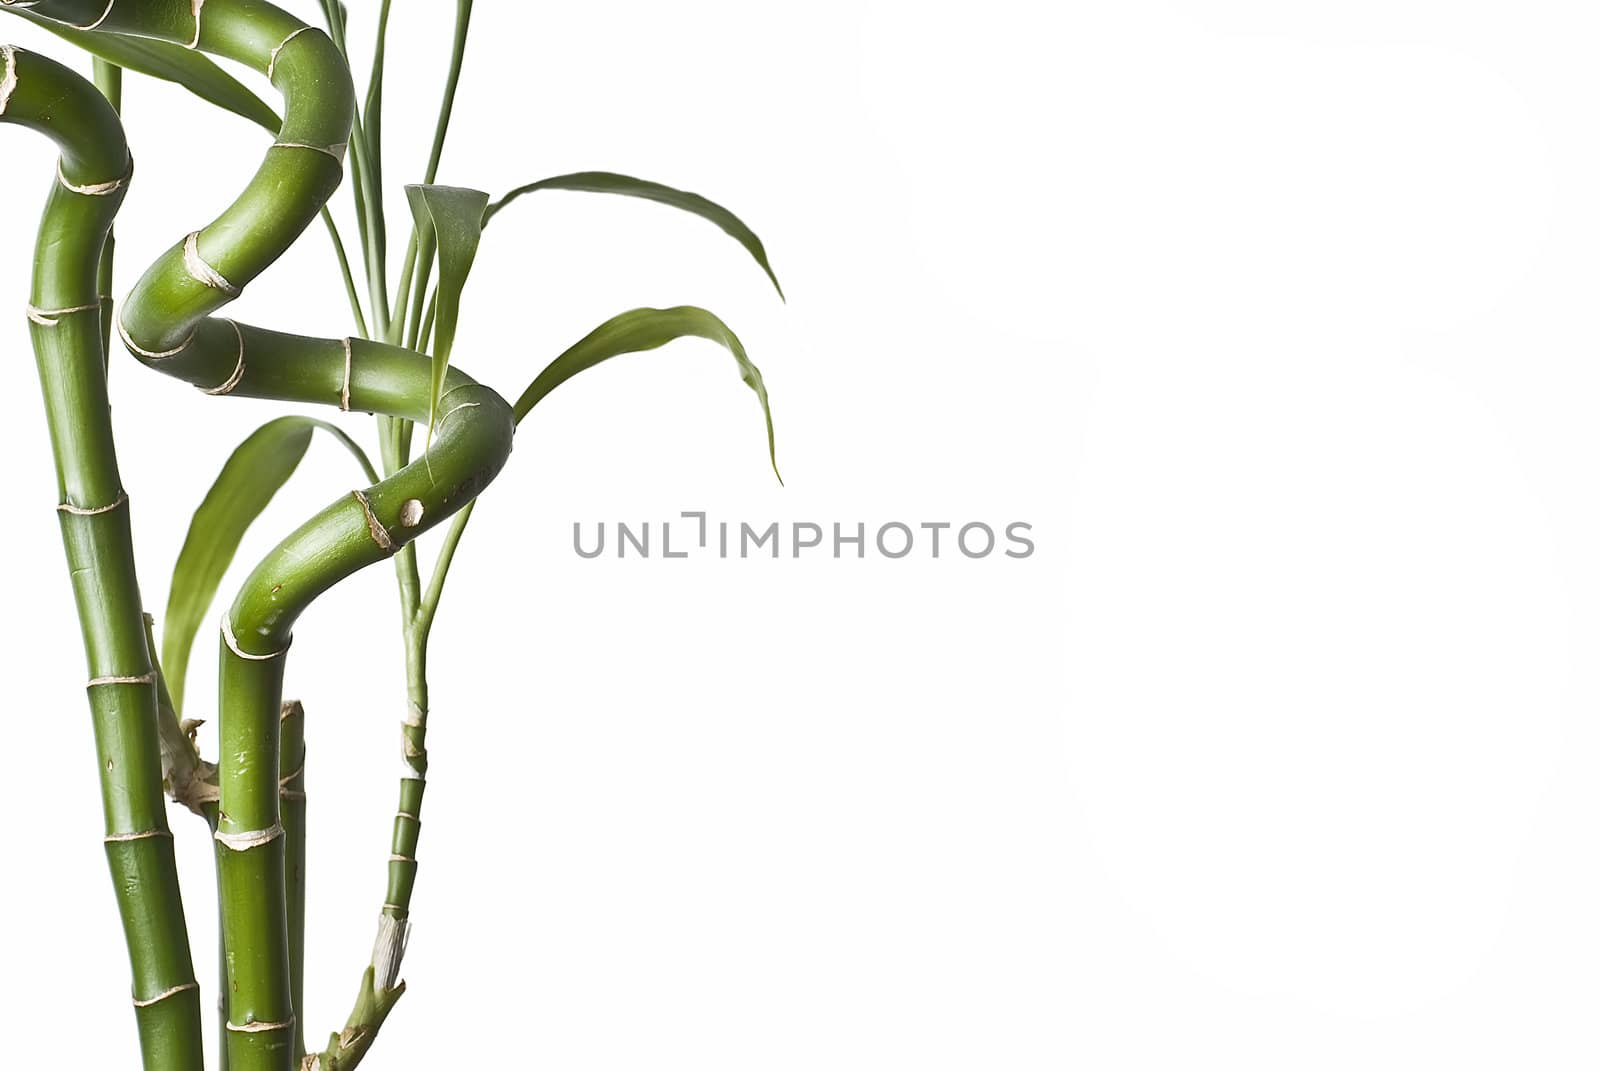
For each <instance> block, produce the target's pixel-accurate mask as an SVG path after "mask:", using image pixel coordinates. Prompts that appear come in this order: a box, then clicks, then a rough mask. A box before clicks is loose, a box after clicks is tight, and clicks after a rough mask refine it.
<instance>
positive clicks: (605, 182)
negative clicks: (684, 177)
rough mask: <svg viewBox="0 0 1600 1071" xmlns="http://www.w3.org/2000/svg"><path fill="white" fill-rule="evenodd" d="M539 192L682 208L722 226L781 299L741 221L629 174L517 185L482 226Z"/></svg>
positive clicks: (763, 253)
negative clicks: (614, 196)
mask: <svg viewBox="0 0 1600 1071" xmlns="http://www.w3.org/2000/svg"><path fill="white" fill-rule="evenodd" d="M538 190H575V191H578V192H580V193H614V194H620V195H621V196H623V197H638V198H641V199H643V200H646V201H654V202H656V203H657V204H663V205H669V206H670V207H672V208H678V209H682V210H683V211H685V212H688V213H691V214H692V215H696V216H699V217H700V218H701V219H704V220H709V221H710V222H712V223H715V224H716V225H717V226H719V227H721V228H722V229H723V231H725V232H726V233H727V234H728V235H729V236H730V237H732V238H733V239H734V241H736V242H738V243H739V244H740V245H742V246H744V247H745V250H746V251H747V252H749V254H750V255H751V256H752V257H754V258H755V261H756V263H757V264H759V265H761V270H762V271H764V272H766V273H767V278H768V279H771V280H772V285H773V287H774V288H775V289H776V290H777V291H778V296H779V297H780V298H781V297H783V287H782V286H780V285H778V277H777V275H775V274H774V273H773V271H772V265H771V264H769V263H768V262H767V250H766V247H765V246H763V245H762V244H761V239H760V238H757V237H756V232H755V231H753V230H751V229H750V228H749V227H747V226H745V223H744V221H743V220H741V219H740V218H739V217H738V216H736V215H734V214H733V213H732V212H729V211H728V210H727V209H726V208H723V207H722V206H721V205H719V204H717V203H716V202H715V201H712V200H709V199H707V198H705V197H701V196H700V195H699V194H698V193H689V192H687V191H686V190H675V189H673V188H672V187H671V186H663V185H662V184H661V183H659V182H650V181H649V180H647V179H638V178H632V177H630V176H628V175H617V174H613V173H611V172H609V171H580V172H577V173H576V174H572V175H557V176H555V177H554V178H547V179H540V180H539V181H538V182H530V183H528V184H527V185H526V186H518V187H517V188H516V189H514V190H512V191H511V192H510V193H508V194H506V195H505V196H504V197H502V198H500V200H498V201H496V202H495V203H494V204H492V205H490V206H489V209H488V211H487V212H485V213H484V217H483V224H484V226H486V227H487V226H488V225H489V221H490V220H491V219H493V218H494V217H495V214H496V213H497V212H499V211H500V210H501V209H502V208H505V207H506V206H507V205H509V204H510V203H511V202H512V201H515V200H516V199H517V198H518V197H521V196H522V195H523V194H526V193H534V192H536V191H538Z"/></svg>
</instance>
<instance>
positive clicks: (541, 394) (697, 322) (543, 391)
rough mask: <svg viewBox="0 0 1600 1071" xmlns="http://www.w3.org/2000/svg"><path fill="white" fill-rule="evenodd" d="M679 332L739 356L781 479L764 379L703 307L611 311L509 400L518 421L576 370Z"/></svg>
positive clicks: (676, 336) (728, 331)
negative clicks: (614, 313)
mask: <svg viewBox="0 0 1600 1071" xmlns="http://www.w3.org/2000/svg"><path fill="white" fill-rule="evenodd" d="M680 338H703V339H707V340H709V341H711V342H715V343H717V344H719V345H721V346H723V347H724V348H726V349H727V351H728V352H729V353H731V354H733V358H734V360H736V361H737V362H739V378H740V379H743V380H744V382H745V384H746V385H747V386H749V388H750V389H751V390H753V391H755V392H756V398H757V399H758V400H759V401H760V402H761V411H762V413H763V414H764V415H765V417H766V421H767V456H768V458H769V459H770V460H771V462H772V472H773V474H774V475H775V476H777V477H778V482H779V483H782V482H783V475H782V474H781V473H779V472H778V445H777V440H776V436H775V434H774V432H773V429H772V406H771V405H770V404H769V403H768V401H767V385H766V383H765V382H764V381H763V380H762V378H761V370H760V369H759V368H757V367H756V366H755V365H754V364H753V363H751V361H750V357H749V355H748V354H746V353H745V350H744V343H742V342H740V341H739V337H738V336H737V335H735V334H734V333H733V331H732V330H731V329H730V328H729V327H728V325H727V324H725V323H723V322H722V321H721V320H719V319H718V318H717V317H716V316H714V315H712V314H711V313H709V312H707V311H706V310H705V309H701V308H696V307H694V306H693V305H680V306H678V307H677V308H672V309H634V310H633V311H631V312H625V313H623V314H622V315H620V316H614V317H612V318H611V319H609V320H607V321H606V322H605V323H603V324H601V325H600V326H599V327H597V328H595V329H594V330H593V331H591V332H589V334H588V335H586V336H585V337H584V338H583V339H582V340H581V341H579V342H578V343H576V344H575V345H574V346H572V347H571V348H570V349H568V350H567V351H566V352H565V353H563V354H562V355H561V356H559V357H557V358H556V359H555V360H553V361H551V362H550V363H549V364H548V365H546V366H545V369H544V371H542V372H540V373H539V375H538V377H537V378H535V379H534V381H533V382H532V383H530V384H529V385H528V389H527V390H525V391H523V392H522V397H520V398H518V399H517V404H516V405H515V406H514V410H515V412H516V417H517V421H518V422H519V423H520V422H521V420H522V418H523V417H525V416H527V415H528V414H529V413H530V412H532V411H533V407H534V406H536V405H538V404H539V403H540V402H541V401H543V400H544V398H545V396H546V395H548V394H549V393H550V392H551V391H553V390H555V389H556V388H557V387H559V386H561V384H563V383H565V382H566V381H567V380H569V379H571V378H572V377H573V376H575V375H577V374H578V373H579V372H582V371H585V370H586V369H590V368H593V367H594V366H595V365H597V364H599V363H601V362H602V361H607V360H610V359H611V358H612V357H618V356H621V355H622V354H624V353H641V352H644V351H645V350H653V349H658V348H659V347H661V346H665V345H666V344H667V343H669V342H672V341H673V340H675V339H680Z"/></svg>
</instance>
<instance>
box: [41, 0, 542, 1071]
mask: <svg viewBox="0 0 1600 1071" xmlns="http://www.w3.org/2000/svg"><path fill="white" fill-rule="evenodd" d="M92 9H93V10H92ZM34 10H35V12H36V13H37V14H39V15H41V16H43V17H45V18H49V19H57V20H61V21H66V22H70V23H73V24H75V25H78V26H81V27H84V28H92V29H98V30H102V31H113V32H123V33H134V34H139V35H143V36H148V37H157V38H162V39H165V40H169V41H176V42H179V43H182V44H185V45H188V46H190V47H195V48H199V49H200V50H202V51H206V52H212V53H215V54H217V55H220V56H222V57H224V58H227V59H231V60H234V61H237V62H240V63H242V64H244V65H246V66H248V67H251V68H253V69H254V70H257V71H259V72H261V73H263V74H265V75H266V76H267V77H268V79H269V81H271V83H272V85H273V86H274V87H275V88H276V89H277V90H278V91H279V92H281V93H282V94H283V98H284V122H283V127H282V129H281V131H280V132H279V135H278V138H277V141H276V143H275V144H274V145H273V146H272V147H271V149H269V151H268V153H267V156H266V159H265V161H264V162H263V163H262V165H261V168H260V170H259V171H258V172H257V174H256V176H255V177H254V178H253V179H252V180H251V182H250V184H249V185H248V186H247V187H246V189H245V190H244V192H243V193H242V194H241V195H240V196H239V198H238V199H237V200H236V201H235V202H234V204H233V205H231V206H230V207H229V208H228V209H227V210H226V211H224V212H223V213H222V215H221V216H220V217H218V218H217V219H216V220H215V221H214V222H212V223H211V224H210V225H208V226H206V227H203V228H201V229H200V230H198V231H196V232H194V233H192V234H190V235H188V236H187V237H186V238H185V239H184V240H183V241H181V242H179V243H178V244H177V245H176V246H174V247H173V248H172V249H171V250H169V251H168V252H167V253H166V254H165V255H164V256H162V257H161V258H160V259H159V260H157V262H156V263H155V264H154V265H153V266H152V267H151V268H150V269H149V270H148V271H146V273H145V275H144V277H143V278H142V279H141V280H140V281H139V283H138V284H137V285H136V286H135V287H134V289H133V291H132V293H131V294H130V295H129V296H128V298H127V300H126V302H125V303H124V304H123V307H122V310H121V314H120V317H119V321H118V324H117V327H118V330H119V331H120V333H121V335H122V338H123V341H124V342H125V343H126V344H127V346H128V348H129V349H130V350H132V351H133V353H134V354H135V356H137V357H139V358H140V359H141V360H142V361H143V362H144V363H145V364H147V365H149V366H151V367H153V368H156V369H158V370H160V371H162V372H165V373H168V374H170V375H174V376H177V377H178V378H181V379H184V380H186V381H188V382H190V383H192V384H194V385H195V386H198V387H200V388H201V389H203V390H205V391H206V392H207V393H209V394H215V395H224V394H236V395H244V396H251V397H266V398H274V399H279V400H286V401H303V402H319V403H322V404H332V405H338V406H339V407H340V408H341V409H346V410H360V411H365V412H371V413H377V414H382V415H388V416H395V417H401V418H404V419H406V420H411V421H427V420H428V419H429V400H430V398H431V396H432V390H431V382H430V372H431V369H430V362H429V361H428V360H426V359H425V358H423V357H421V356H419V355H418V354H416V353H414V352H412V351H410V350H404V349H400V348H397V347H394V346H389V345H384V344H381V343H376V342H369V341H366V340H363V339H342V340H341V339H313V338H305V337H301V336H295V335H287V334H280V333H278V332H273V331H267V330H264V329H261V328H256V327H251V326H247V325H244V324H239V323H235V322H233V321H231V320H226V319H220V318H217V317H215V316H214V315H213V314H214V313H215V312H217V311H218V310H220V309H221V308H222V307H223V306H225V305H227V304H228V303H229V302H231V301H232V300H233V299H234V298H236V297H237V296H238V295H239V294H240V293H241V291H242V290H243V288H244V287H245V286H247V285H248V284H249V283H250V282H251V281H252V280H254V279H255V278H256V276H258V275H259V274H261V272H263V271H265V270H266V268H268V267H269V266H270V265H271V264H272V263H273V262H274V261H276V260H277V259H278V257H279V256H281V255H282V254H283V252H284V251H285V250H286V249H287V248H288V246H289V244H290V243H291V242H293V241H294V239H295V238H296V237H298V236H299V234H300V233H301V232H302V231H303V230H304V229H305V227H306V226H307V225H308V224H309V223H310V222H311V220H313V219H314V218H316V216H317V214H318V213H319V212H320V211H321V209H322V207H323V205H324V204H325V203H326V202H327V200H328V198H329V196H330V195H331V194H332V193H333V191H334V190H335V189H336V188H337V186H338V185H339V182H340V181H341V178H342V175H343V169H342V162H343V158H344V154H345V150H346V147H347V145H348V143H349V139H350V132H351V125H352V121H353V111H354V90H353V87H352V85H351V81H350V73H349V68H348V67H347V66H346V64H345V61H344V59H343V57H342V56H341V55H340V53H339V50H338V48H337V47H336V46H335V45H334V43H333V42H332V40H330V39H329V38H328V36H327V35H326V34H324V33H323V32H322V31H320V30H317V29H313V28H311V27H309V26H307V25H305V24H304V23H302V22H300V21H299V20H297V19H295V18H294V17H293V16H291V15H289V14H287V13H286V12H283V11H281V10H279V9H277V8H275V7H273V6H272V5H270V4H268V3H265V2H262V0H149V2H145V3H138V4H136V3H133V2H131V0H123V2H122V3H118V2H116V0H111V3H110V5H109V7H106V6H103V5H102V0H40V2H39V3H38V4H37V6H36V7H35V9H34ZM438 411H439V413H440V416H439V418H438V420H437V421H436V423H435V434H434V436H433V439H432V446H431V448H430V450H429V451H428V453H427V455H425V456H424V457H423V458H421V459H419V460H418V461H416V462H413V463H411V464H409V465H407V466H405V467H404V468H402V469H400V470H399V471H397V472H395V473H393V474H392V475H390V476H389V477H388V478H386V479H384V480H382V481H380V482H379V483H377V484H376V485H374V486H372V487H369V488H366V489H363V490H356V491H352V492H351V493H350V494H349V495H348V496H346V497H344V498H343V499H341V500H339V501H338V502H336V503H334V504H333V505H331V506H329V507H328V508H326V509H325V510H323V511H322V512H321V513H319V514H318V515H317V516H316V517H314V518H312V519H311V520H310V521H308V522H306V523H305V524H304V525H302V526H301V527H300V529H299V530H298V531H296V532H295V533H294V534H293V535H291V536H290V537H289V538H288V539H287V540H285V541H284V542H283V543H282V544H280V545H279V546H278V547H277V548H276V549H275V550H274V551H273V552H272V553H271V554H269V555H268V556H267V558H266V559H265V560H264V561H262V562H261V564H260V565H259V566H257V568H256V570H255V571H254V572H253V573H252V574H251V576H250V578H249V579H248V580H247V581H246V582H245V585H244V587H243V589H242V590H241V591H240V593H239V595H238V597H237V599H236V600H235V601H234V603H233V605H232V607H231V609H230V610H229V611H228V613H227V615H226V616H225V617H224V619H223V627H222V643H221V652H220V658H221V671H220V693H221V695H220V704H219V709H220V734H221V752H222V759H221V763H220V769H219V791H220V801H219V804H220V810H219V817H218V824H217V831H216V834H215V837H216V840H217V843H218V845H219V846H220V848H221V849H222V850H220V851H219V853H218V854H219V868H218V869H219V885H220V888H221V897H222V916H223V931H224V938H223V940H224V946H225V948H226V950H227V961H228V975H229V978H228V992H229V996H228V1007H229V1015H228V1021H227V1034H228V1038H227V1050H228V1062H229V1066H230V1068H231V1069H232V1071H289V1069H290V1067H291V1065H292V1063H293V1058H294V1049H295V1044H294V1037H295V1016H296V1009H295V1006H294V999H293V992H292V981H291V969H290V954H289V935H288V922H287V918H288V911H287V903H286V895H285V889H286V885H285V882H286V873H285V843H284V842H285V835H284V826H283V824H282V814H281V811H280V806H279V784H278V778H279V767H280V763H279V756H280V725H279V720H278V718H279V708H280V703H281V699H282V686H283V672H284V664H285V661H286V656H287V653H288V649H289V644H290V641H291V637H292V630H293V626H294V622H295V620H296V619H297V618H298V617H299V615H300V613H301V612H303V611H304V610H305V608H306V607H307V606H309V605H310V603H311V602H312V601H313V600H315V599H316V598H317V596H319V595H320V594H322V592H324V591H326V590H327V589H328V588H330V587H332V586H333V585H334V584H336V583H338V582H339V581H340V580H342V579H344V578H345V577H347V576H349V575H350V574H352V573H354V572H356V571H357V570H359V569H361V568H364V567H366V566H368V565H371V564H374V563H376V562H378V561H382V560H384V559H386V558H388V557H391V556H392V555H394V554H395V553H396V552H397V551H398V550H399V549H400V548H401V547H403V546H405V545H406V544H408V543H410V542H411V541H413V540H414V539H415V538H416V537H417V536H419V535H420V534H421V533H422V532H424V531H426V530H427V529H428V528H430V527H432V526H433V525H435V524H437V523H439V522H440V521H442V520H443V519H445V518H447V517H449V516H450V515H451V514H453V513H454V512H456V511H457V510H459V509H460V508H462V507H463V506H465V505H466V504H467V503H468V502H470V501H471V500H472V499H473V498H474V497H476V495H477V494H478V492H479V491H481V490H482V489H483V488H484V487H485V486H486V485H487V484H488V483H489V481H490V480H491V479H493V478H494V476H495V475H496V474H497V473H498V472H499V470H500V467H501V466H502V465H503V464H504V462H505V459H506V456H507V455H508V454H509V452H510V449H511V440H512V436H513V433H514V430H515V422H514V420H513V418H512V413H511V408H510V406H509V405H507V404H506V402H505V401H504V400H503V399H502V398H500V397H499V395H497V394H495V393H494V392H493V391H492V390H490V389H488V388H487V387H484V386H481V385H479V384H477V383H476V382H474V381H473V380H472V379H471V378H470V377H468V376H466V375H465V374H463V373H461V372H459V371H458V370H455V369H452V371H451V375H450V377H449V378H448V379H447V380H446V384H445V390H444V395H443V399H442V401H441V403H440V406H439V410H438ZM400 946H401V947H403V941H402V942H401V944H400ZM397 971H398V963H397V962H396V964H395V967H394V972H397ZM386 973H393V972H386ZM377 981H378V983H379V985H378V987H377V990H376V991H375V994H374V995H375V998H376V1003H377V1004H378V1005H379V1006H380V1007H381V1006H382V1005H384V1004H387V1005H388V1006H392V1001H393V998H397V997H398V995H399V992H400V989H399V986H398V983H397V981H396V980H394V979H393V978H391V979H388V980H387V981H388V983H389V988H387V989H386V988H385V987H384V986H383V984H382V983H384V982H385V981H386V979H378V980H377ZM359 1010H360V1009H358V1011H359ZM375 1010H376V1009H375ZM381 1011H382V1013H383V1014H386V1013H387V1007H381ZM380 1020H381V1016H380ZM372 1029H373V1030H375V1029H376V1026H375V1025H374V1026H373V1027H372ZM346 1033H347V1034H348V1033H350V1031H348V1030H347V1031H346Z"/></svg>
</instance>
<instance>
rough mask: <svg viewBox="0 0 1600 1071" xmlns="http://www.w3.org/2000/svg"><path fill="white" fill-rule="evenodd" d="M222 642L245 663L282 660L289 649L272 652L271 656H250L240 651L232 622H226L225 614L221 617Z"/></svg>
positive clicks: (248, 653)
mask: <svg viewBox="0 0 1600 1071" xmlns="http://www.w3.org/2000/svg"><path fill="white" fill-rule="evenodd" d="M222 641H223V642H224V643H226V644H227V645H228V650H230V651H232V652H233V653H234V654H236V655H238V656H239V657H240V658H242V659H244V660H245V661H246V662H271V661H272V660H273V659H274V658H282V657H283V656H284V655H286V654H288V653H289V648H287V647H285V648H284V649H283V650H281V651H274V652H273V653H272V654H251V653H250V652H248V651H245V650H243V649H241V648H240V647H239V638H238V637H237V636H235V635H234V634H233V622H232V621H230V620H228V615H227V614H223V615H222Z"/></svg>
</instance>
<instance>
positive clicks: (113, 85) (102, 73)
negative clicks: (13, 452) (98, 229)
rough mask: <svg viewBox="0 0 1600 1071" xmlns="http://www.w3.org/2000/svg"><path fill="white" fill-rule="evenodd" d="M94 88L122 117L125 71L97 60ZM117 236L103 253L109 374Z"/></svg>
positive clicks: (110, 234)
mask: <svg viewBox="0 0 1600 1071" xmlns="http://www.w3.org/2000/svg"><path fill="white" fill-rule="evenodd" d="M94 85H95V88H96V89H98V90H99V91H100V94H101V95H102V96H103V97H105V98H106V100H107V101H109V102H110V104H111V110H112V111H114V112H117V113H118V114H119V115H120V114H121V113H122V68H121V67H118V66H117V65H116V64H114V63H111V62H109V61H108V60H103V59H101V58H100V57H99V56H96V57H95V58H94ZM116 262H117V236H116V228H115V227H113V228H112V229H111V230H109V231H107V232H106V247H105V248H104V249H103V250H101V251H100V283H99V288H98V289H99V291H100V302H101V304H100V343H101V346H102V347H103V348H104V351H105V363H106V371H107V373H108V374H109V373H110V370H111V302H112V290H113V288H114V287H115V285H116Z"/></svg>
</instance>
